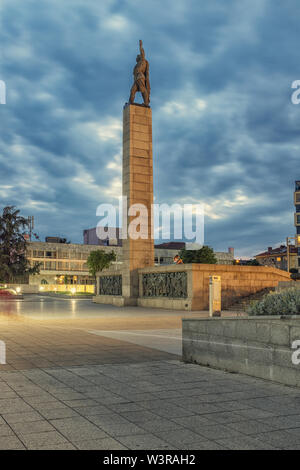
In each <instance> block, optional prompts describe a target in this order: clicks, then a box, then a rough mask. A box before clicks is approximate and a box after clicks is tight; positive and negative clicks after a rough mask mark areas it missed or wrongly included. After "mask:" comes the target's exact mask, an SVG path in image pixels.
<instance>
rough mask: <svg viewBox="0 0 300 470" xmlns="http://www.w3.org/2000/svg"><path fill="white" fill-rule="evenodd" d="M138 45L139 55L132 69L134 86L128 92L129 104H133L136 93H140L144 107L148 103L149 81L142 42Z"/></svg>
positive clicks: (147, 65) (147, 64)
mask: <svg viewBox="0 0 300 470" xmlns="http://www.w3.org/2000/svg"><path fill="white" fill-rule="evenodd" d="M139 43H140V54H139V55H138V56H137V58H136V65H135V67H134V69H133V77H134V84H133V85H132V88H131V91H130V98H129V103H131V104H133V103H134V98H135V95H136V92H137V91H139V92H140V93H142V96H143V100H144V105H145V106H149V103H150V80H149V62H148V61H147V60H146V59H145V51H144V48H143V42H142V40H140V41H139Z"/></svg>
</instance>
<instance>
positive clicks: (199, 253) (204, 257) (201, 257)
mask: <svg viewBox="0 0 300 470" xmlns="http://www.w3.org/2000/svg"><path fill="white" fill-rule="evenodd" d="M179 255H180V258H181V259H182V261H183V262H184V263H185V264H189V263H202V264H216V263H217V258H216V256H215V254H214V250H213V249H212V248H210V247H209V246H205V245H204V246H203V247H202V248H200V250H186V249H183V250H180V253H179Z"/></svg>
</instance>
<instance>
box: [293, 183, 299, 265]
mask: <svg viewBox="0 0 300 470" xmlns="http://www.w3.org/2000/svg"><path fill="white" fill-rule="evenodd" d="M294 204H295V215H294V219H295V227H296V247H297V268H298V270H299V268H300V181H295V192H294Z"/></svg>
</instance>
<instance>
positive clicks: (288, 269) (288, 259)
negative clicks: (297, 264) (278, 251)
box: [286, 237, 290, 273]
mask: <svg viewBox="0 0 300 470" xmlns="http://www.w3.org/2000/svg"><path fill="white" fill-rule="evenodd" d="M286 256H287V272H288V273H289V272H290V245H289V237H286Z"/></svg>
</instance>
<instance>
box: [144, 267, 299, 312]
mask: <svg viewBox="0 0 300 470" xmlns="http://www.w3.org/2000/svg"><path fill="white" fill-rule="evenodd" d="M174 272H177V273H180V272H185V273H186V276H187V290H186V292H187V295H186V297H185V298H176V297H174V296H172V295H156V296H155V295H153V296H152V297H151V296H149V295H147V296H145V295H144V291H143V279H144V276H145V274H147V275H149V274H152V275H154V274H155V275H159V274H162V273H169V274H170V273H174ZM211 275H217V276H221V284H222V306H223V307H228V306H230V305H231V304H232V303H234V302H235V301H236V300H238V299H239V298H241V297H245V296H248V295H250V294H252V293H255V292H258V291H261V290H263V289H265V288H266V287H276V286H277V284H278V282H279V281H285V280H288V279H289V278H290V277H289V274H288V273H286V272H284V271H281V270H279V269H274V268H267V267H261V266H233V265H228V266H226V265H215V264H181V265H173V266H156V267H154V268H153V267H152V268H144V269H140V270H139V286H140V291H139V299H138V305H141V306H144V307H155V308H158V307H160V308H171V309H173V308H178V309H183V310H208V307H209V276H211Z"/></svg>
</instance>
